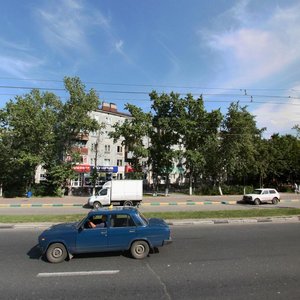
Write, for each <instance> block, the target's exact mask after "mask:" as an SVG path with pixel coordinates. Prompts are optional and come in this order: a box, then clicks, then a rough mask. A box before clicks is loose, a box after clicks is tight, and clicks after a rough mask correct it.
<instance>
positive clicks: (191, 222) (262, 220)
mask: <svg viewBox="0 0 300 300" xmlns="http://www.w3.org/2000/svg"><path fill="white" fill-rule="evenodd" d="M297 222H300V216H292V217H270V218H255V219H254V218H247V219H212V220H211V219H209V220H203V219H202V220H199V219H190V220H189V219H184V220H166V223H167V224H168V225H170V226H191V225H222V224H259V223H297ZM54 224H58V223H49V222H48V223H16V224H6V223H0V230H1V229H42V228H44V229H46V228H49V227H50V226H52V225H54Z"/></svg>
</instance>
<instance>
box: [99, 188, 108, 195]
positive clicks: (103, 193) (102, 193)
mask: <svg viewBox="0 0 300 300" xmlns="http://www.w3.org/2000/svg"><path fill="white" fill-rule="evenodd" d="M99 195H100V196H105V195H107V189H104V190H101V191H100V193H99Z"/></svg>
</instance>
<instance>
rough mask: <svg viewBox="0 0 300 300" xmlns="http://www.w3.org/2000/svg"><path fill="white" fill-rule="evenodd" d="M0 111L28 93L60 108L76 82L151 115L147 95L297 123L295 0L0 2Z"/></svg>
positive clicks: (270, 125) (299, 83)
mask: <svg viewBox="0 0 300 300" xmlns="http://www.w3.org/2000/svg"><path fill="white" fill-rule="evenodd" d="M0 4H1V18H0V108H3V107H4V106H5V104H6V103H7V102H8V101H9V100H10V99H14V98H15V96H16V95H24V94H26V93H28V92H30V90H31V89H32V88H39V89H41V90H42V91H46V90H48V91H52V92H54V93H56V94H57V95H58V96H59V97H61V99H62V100H63V101H64V100H66V99H67V96H66V93H65V92H64V85H63V78H64V77H65V76H78V77H79V78H80V79H81V80H82V82H83V83H84V84H85V85H86V89H87V90H89V89H91V88H93V89H95V90H96V91H97V93H98V95H99V98H100V100H101V101H105V102H112V103H115V104H117V106H118V110H119V111H124V105H125V104H126V103H131V104H135V105H137V106H139V107H142V108H143V109H144V111H149V110H150V107H151V102H150V100H149V93H150V92H151V91H152V90H156V91H157V92H165V93H170V92H171V91H174V92H176V93H179V94H180V95H181V96H182V97H184V96H185V95H186V93H191V94H193V95H194V97H195V98H198V97H199V96H200V95H203V99H204V103H205V107H206V109H207V110H208V111H211V110H213V109H218V108H220V109H221V111H222V113H223V114H224V115H225V114H226V113H227V110H228V107H229V105H230V103H231V102H236V101H239V103H240V104H241V106H247V109H248V111H249V112H250V113H251V114H253V115H255V116H256V121H257V126H258V128H262V127H266V128H267V130H266V132H265V136H266V137H269V136H271V135H272V134H273V133H279V134H287V133H292V134H295V131H294V130H292V129H291V128H292V127H293V126H295V125H296V124H300V2H299V1H298V0H240V1H239V0H176V1H175V0H144V1H141V0H26V1H20V0H0Z"/></svg>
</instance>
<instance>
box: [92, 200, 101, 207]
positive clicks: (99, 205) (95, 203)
mask: <svg viewBox="0 0 300 300" xmlns="http://www.w3.org/2000/svg"><path fill="white" fill-rule="evenodd" d="M93 207H94V208H100V207H102V205H101V203H100V202H99V201H95V202H94V203H93Z"/></svg>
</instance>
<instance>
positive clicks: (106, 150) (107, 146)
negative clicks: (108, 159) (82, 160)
mask: <svg viewBox="0 0 300 300" xmlns="http://www.w3.org/2000/svg"><path fill="white" fill-rule="evenodd" d="M105 152H107V153H109V152H110V145H105Z"/></svg>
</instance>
